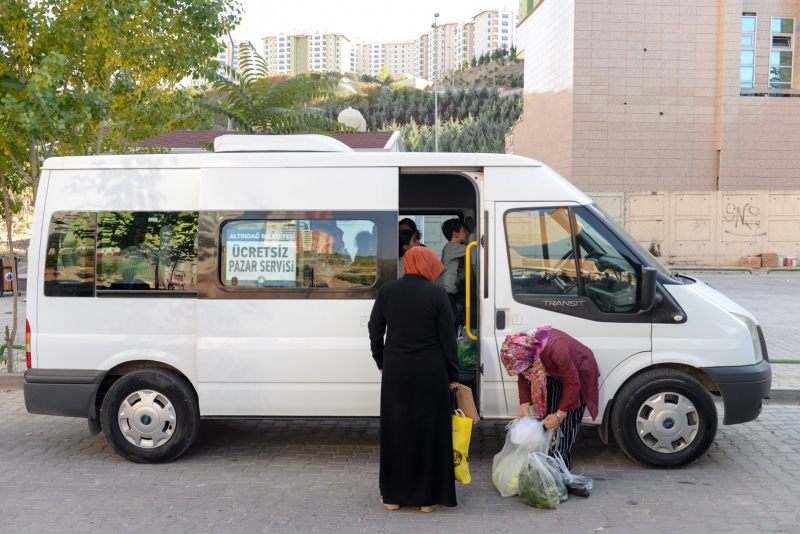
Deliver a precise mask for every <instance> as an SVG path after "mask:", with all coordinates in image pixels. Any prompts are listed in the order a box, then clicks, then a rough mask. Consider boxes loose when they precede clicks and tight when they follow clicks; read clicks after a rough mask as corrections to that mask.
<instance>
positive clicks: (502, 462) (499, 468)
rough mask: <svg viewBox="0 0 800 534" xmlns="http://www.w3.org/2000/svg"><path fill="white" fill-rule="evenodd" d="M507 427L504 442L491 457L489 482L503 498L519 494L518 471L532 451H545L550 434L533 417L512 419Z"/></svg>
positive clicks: (548, 444) (550, 438)
mask: <svg viewBox="0 0 800 534" xmlns="http://www.w3.org/2000/svg"><path fill="white" fill-rule="evenodd" d="M506 428H508V433H507V434H506V443H505V445H503V449H502V450H501V451H500V452H498V453H497V454H496V455H495V456H494V461H493V462H492V482H494V485H495V487H496V488H497V490H498V491H499V492H500V495H502V496H503V497H511V496H513V495H516V494H517V493H519V473H520V470H521V469H522V468H523V467H524V466H525V463H526V462H527V461H528V455H529V454H532V453H534V452H542V453H546V452H547V450H548V449H549V447H550V441H551V440H552V439H553V435H552V433H551V432H550V431H549V430H547V429H546V428H545V427H544V426H543V425H542V423H541V422H539V421H537V420H536V419H534V418H532V417H523V418H522V419H519V420H516V421H512V422H511V423H510V424H509V425H508V426H507V427H506Z"/></svg>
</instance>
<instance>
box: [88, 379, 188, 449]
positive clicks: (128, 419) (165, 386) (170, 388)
mask: <svg viewBox="0 0 800 534" xmlns="http://www.w3.org/2000/svg"><path fill="white" fill-rule="evenodd" d="M100 417H101V418H102V422H103V432H104V433H105V435H106V439H108V442H109V443H110V444H111V446H112V447H113V448H114V450H115V451H117V452H118V453H119V454H120V455H121V456H123V457H124V458H125V459H127V460H130V461H132V462H137V463H150V464H158V463H165V462H171V461H172V460H175V459H176V458H178V457H179V456H181V455H182V454H183V453H185V452H186V451H187V450H188V449H189V447H191V445H192V443H194V440H195V438H197V434H198V432H199V430H200V409H199V407H198V404H197V396H196V395H195V392H194V388H193V387H192V385H191V384H190V383H189V381H188V380H186V378H184V377H182V376H180V375H178V374H177V373H174V372H172V371H168V370H166V369H141V370H138V371H134V372H132V373H128V374H127V375H125V376H123V377H122V378H120V379H119V380H117V381H116V382H114V384H113V385H112V386H111V387H110V388H109V390H108V393H106V396H105V398H104V399H103V405H102V408H101V414H100Z"/></svg>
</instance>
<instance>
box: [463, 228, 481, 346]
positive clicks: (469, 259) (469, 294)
mask: <svg viewBox="0 0 800 534" xmlns="http://www.w3.org/2000/svg"><path fill="white" fill-rule="evenodd" d="M477 245H478V242H477V241H473V242H472V243H470V244H469V245H467V252H466V254H465V255H464V260H465V261H464V263H466V265H467V281H466V284H467V336H469V338H470V339H471V340H472V341H478V336H476V335H475V334H473V333H472V324H471V322H472V321H471V319H472V318H471V315H472V256H471V255H470V253H471V252H472V247H475V246H477Z"/></svg>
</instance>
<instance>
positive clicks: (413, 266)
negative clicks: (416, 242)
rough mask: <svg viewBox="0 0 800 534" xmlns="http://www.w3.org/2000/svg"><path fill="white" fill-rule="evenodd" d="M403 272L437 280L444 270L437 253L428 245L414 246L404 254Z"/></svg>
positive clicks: (429, 280) (431, 280) (433, 280)
mask: <svg viewBox="0 0 800 534" xmlns="http://www.w3.org/2000/svg"><path fill="white" fill-rule="evenodd" d="M403 258H404V259H403V272H404V273H405V274H418V275H420V276H422V277H423V278H425V280H427V281H428V282H435V281H436V279H437V278H439V275H440V274H442V271H444V265H443V264H442V262H441V261H439V257H438V256H436V253H435V252H434V251H432V250H431V249H429V248H427V247H414V248H412V249H410V250H408V251H407V252H406V253H405V254H404V255H403Z"/></svg>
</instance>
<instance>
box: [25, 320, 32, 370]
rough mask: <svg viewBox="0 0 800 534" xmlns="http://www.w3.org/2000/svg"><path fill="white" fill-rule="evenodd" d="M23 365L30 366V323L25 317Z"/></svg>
mask: <svg viewBox="0 0 800 534" xmlns="http://www.w3.org/2000/svg"><path fill="white" fill-rule="evenodd" d="M25 365H27V366H28V369H30V368H31V323H29V322H28V320H27V319H25Z"/></svg>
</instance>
